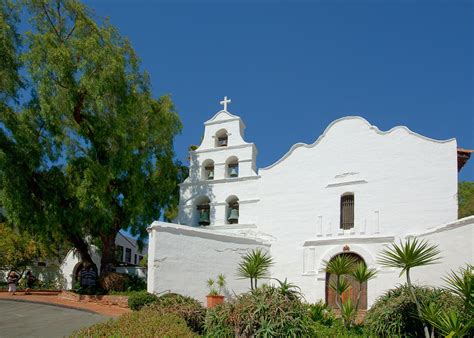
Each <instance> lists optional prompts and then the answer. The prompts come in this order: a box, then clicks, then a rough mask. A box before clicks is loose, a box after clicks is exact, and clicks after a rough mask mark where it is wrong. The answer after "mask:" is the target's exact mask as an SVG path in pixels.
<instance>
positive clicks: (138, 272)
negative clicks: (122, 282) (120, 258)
mask: <svg viewBox="0 0 474 338" xmlns="http://www.w3.org/2000/svg"><path fill="white" fill-rule="evenodd" d="M115 271H116V272H118V273H126V274H128V275H135V276H138V277H140V278H147V269H146V268H144V267H141V266H118V267H116V268H115Z"/></svg>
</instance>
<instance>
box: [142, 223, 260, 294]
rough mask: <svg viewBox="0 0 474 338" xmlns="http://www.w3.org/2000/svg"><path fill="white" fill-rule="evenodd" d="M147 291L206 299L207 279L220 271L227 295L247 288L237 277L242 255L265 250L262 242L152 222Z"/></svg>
mask: <svg viewBox="0 0 474 338" xmlns="http://www.w3.org/2000/svg"><path fill="white" fill-rule="evenodd" d="M149 234H150V237H149V243H153V244H151V245H150V246H149V250H148V292H152V293H161V292H165V291H171V292H176V293H179V294H182V295H186V296H191V297H194V298H196V299H198V300H200V301H202V302H205V300H206V295H207V294H208V292H209V290H208V288H207V284H206V281H207V280H208V279H209V278H214V279H215V278H216V277H217V275H218V274H220V273H222V274H224V275H225V276H226V280H227V292H226V293H225V295H226V296H227V297H229V296H231V295H233V294H234V293H237V294H238V293H242V292H245V291H248V290H249V288H250V284H249V281H248V280H247V279H245V280H242V279H238V277H237V275H236V273H237V266H238V264H239V262H240V261H241V260H242V255H244V254H245V253H246V252H248V251H249V250H251V249H254V248H258V247H259V248H262V249H264V250H268V248H269V246H268V244H266V243H263V242H261V241H257V240H253V239H248V238H244V237H241V236H235V235H229V234H223V233H220V232H218V231H213V230H208V229H198V228H191V227H188V226H182V225H176V224H170V223H163V222H154V223H153V224H152V226H151V227H150V228H149Z"/></svg>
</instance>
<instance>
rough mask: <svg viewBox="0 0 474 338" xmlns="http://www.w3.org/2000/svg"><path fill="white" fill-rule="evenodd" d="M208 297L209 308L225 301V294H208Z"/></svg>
mask: <svg viewBox="0 0 474 338" xmlns="http://www.w3.org/2000/svg"><path fill="white" fill-rule="evenodd" d="M206 297H207V307H208V308H209V309H211V308H213V307H214V306H216V305H219V304H222V303H224V296H211V295H208V296H206Z"/></svg>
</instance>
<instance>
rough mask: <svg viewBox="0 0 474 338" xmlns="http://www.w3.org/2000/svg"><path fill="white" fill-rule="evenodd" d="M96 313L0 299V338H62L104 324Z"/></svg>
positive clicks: (106, 318)
mask: <svg viewBox="0 0 474 338" xmlns="http://www.w3.org/2000/svg"><path fill="white" fill-rule="evenodd" d="M109 318H110V317H107V316H103V315H99V314H97V313H92V312H87V311H82V310H75V309H69V308H64V307H59V306H53V305H47V304H41V303H30V302H19V301H13V300H6V299H5V297H2V298H1V299H0V337H2V338H3V337H8V338H10V337H48V338H54V337H64V336H69V335H70V334H71V333H72V332H74V331H75V330H78V329H81V328H83V327H87V326H90V325H94V324H96V323H98V322H102V321H105V320H108V319H109Z"/></svg>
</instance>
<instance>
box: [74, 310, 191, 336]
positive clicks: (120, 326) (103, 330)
mask: <svg viewBox="0 0 474 338" xmlns="http://www.w3.org/2000/svg"><path fill="white" fill-rule="evenodd" d="M71 337H197V335H196V334H195V333H193V332H192V331H191V330H190V329H189V328H188V327H187V326H186V323H185V321H184V320H183V319H182V318H179V317H178V316H176V315H173V314H159V313H156V312H154V311H148V310H142V311H137V312H132V313H127V314H125V315H123V316H121V317H119V318H118V319H117V320H113V319H111V320H109V321H107V322H105V323H99V324H96V325H93V326H91V327H89V328H85V329H82V330H79V331H76V332H74V333H73V334H72V335H71Z"/></svg>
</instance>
